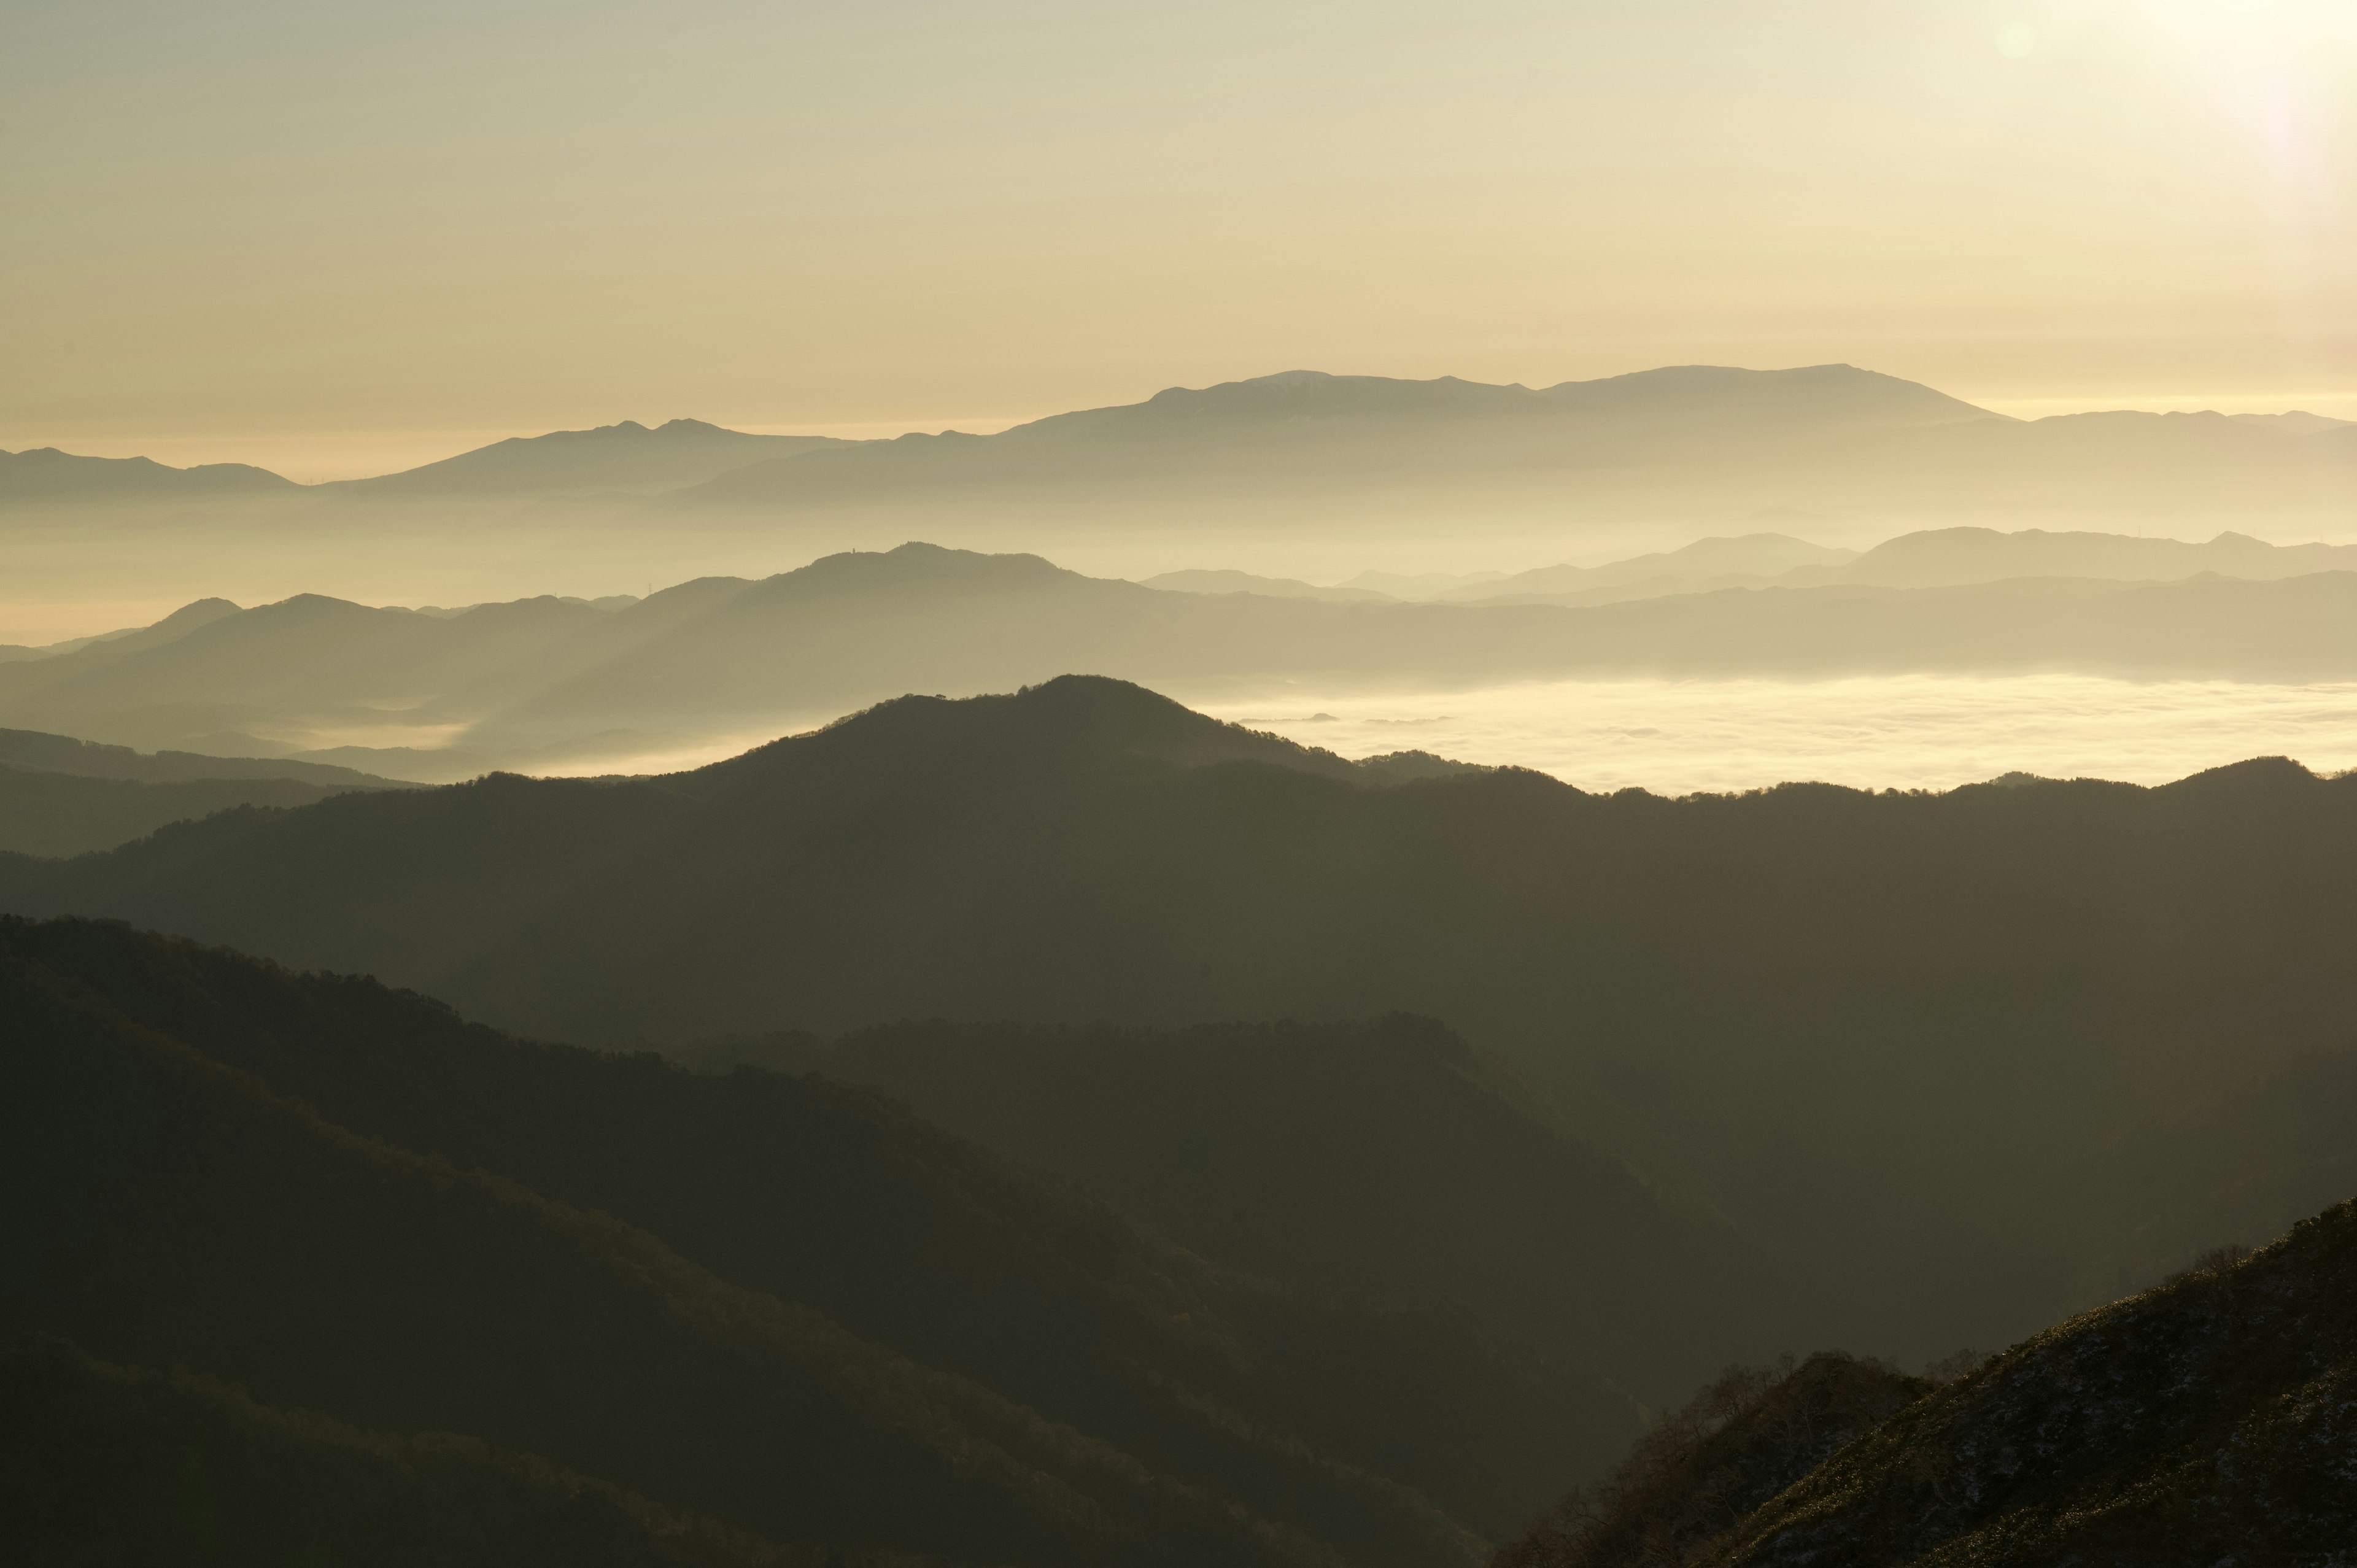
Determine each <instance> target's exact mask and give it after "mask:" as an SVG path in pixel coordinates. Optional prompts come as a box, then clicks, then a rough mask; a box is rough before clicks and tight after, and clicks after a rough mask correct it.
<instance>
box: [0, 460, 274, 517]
mask: <svg viewBox="0 0 2357 1568" xmlns="http://www.w3.org/2000/svg"><path fill="white" fill-rule="evenodd" d="M300 488H301V487H300V486H298V485H296V483H295V481H294V480H292V479H284V478H279V477H278V476H277V475H276V474H274V473H272V472H271V471H270V470H269V469H267V468H256V467H249V466H248V465H246V464H243V463H201V464H199V465H198V466H197V467H193V468H169V467H165V466H164V465H163V464H161V463H158V462H155V461H153V460H152V459H149V458H146V457H81V456H75V455H74V454H72V453H70V452H60V451H59V450H58V449H57V448H56V447H54V446H40V447H36V448H34V449H33V450H31V451H28V452H0V506H5V505H8V504H10V503H12V502H13V503H17V504H56V503H58V502H75V501H124V500H132V501H148V500H162V501H169V500H187V499H220V498H224V497H237V496H243V495H265V496H268V495H279V494H291V493H293V492H295V491H296V490H297V489H300Z"/></svg>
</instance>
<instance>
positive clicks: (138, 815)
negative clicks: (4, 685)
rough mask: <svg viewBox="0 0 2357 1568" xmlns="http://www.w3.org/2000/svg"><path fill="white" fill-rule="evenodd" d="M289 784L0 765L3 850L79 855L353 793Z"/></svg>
mask: <svg viewBox="0 0 2357 1568" xmlns="http://www.w3.org/2000/svg"><path fill="white" fill-rule="evenodd" d="M371 787H373V786H353V785H348V784H347V785H333V784H307V783H304V782H302V781H300V780H298V779H202V778H199V779H184V780H180V781H178V782H174V783H168V784H165V783H156V784H146V783H139V782H136V781H134V780H131V779H91V778H86V777H82V776H80V775H77V774H71V773H60V772H53V771H50V770H48V769H44V768H17V767H14V766H11V765H10V764H7V763H5V762H0V850H6V851H14V852H16V853H17V854H41V855H62V854H87V853H88V852H90V851H91V850H100V849H113V847H114V846H115V845H117V844H120V843H129V842H131V841H132V840H133V839H135V838H143V837H145V835H147V834H148V833H151V832H155V831H156V829H157V828H160V827H162V826H163V825H164V824H165V823H167V822H183V821H186V820H188V819H189V818H193V817H207V816H210V815H211V814H212V813H213V812H215V811H227V810H229V809H230V808H231V807H232V806H307V805H309V804H310V803H311V802H312V801H314V800H326V799H327V798H328V796H330V795H339V794H341V793H343V792H344V791H345V790H346V789H353V788H371Z"/></svg>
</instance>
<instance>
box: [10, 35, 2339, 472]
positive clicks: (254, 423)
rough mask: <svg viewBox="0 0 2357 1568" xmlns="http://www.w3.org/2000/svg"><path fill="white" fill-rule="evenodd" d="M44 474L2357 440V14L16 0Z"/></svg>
mask: <svg viewBox="0 0 2357 1568" xmlns="http://www.w3.org/2000/svg"><path fill="white" fill-rule="evenodd" d="M0 298H5V300H6V301H7V302H8V303H7V308H6V309H5V310H0V366H5V369H6V373H5V376H0V447H5V448H9V449H16V448H20V447H24V446H39V445H48V444H55V445H59V446H66V447H68V448H69V449H71V450H80V451H91V452H102V453H106V454H109V455H124V454H127V453H132V452H145V453H147V454H149V455H151V456H156V457H158V458H161V459H163V460H166V461H172V462H193V461H205V460H215V459H222V458H242V459H245V460H249V461H255V462H261V463H264V464H267V465H269V466H273V467H279V468H281V469H282V471H285V472H289V473H292V474H294V475H295V476H296V477H297V478H330V477H339V476H344V475H350V474H358V473H367V472H375V471H380V470H382V469H388V468H394V467H404V466H407V465H409V464H411V463H414V462H419V461H424V460H426V459H429V458H431V457H435V456H444V455H447V453H449V452H452V451H456V450H459V449H461V448H463V447H466V446H475V445H479V444H480V443H481V442H483V441H485V440H490V439H495V438H497V437H498V436H500V435H511V434H521V433H532V432H537V431H542V430H546V429H551V428H556V427H565V426H579V425H584V424H606V423H611V422H612V421H615V420H618V419H624V418H636V419H640V420H642V421H645V422H648V423H655V422H659V421H661V420H663V419H667V418H671V417H673V416H675V415H683V414H684V415H691V416H694V417H699V418H705V419H711V420H715V421H717V422H720V423H724V424H734V425H737V426H739V427H744V428H753V429H770V430H813V431H829V432H835V433H842V434H858V435H866V434H878V433H891V432H896V431H898V430H900V429H905V428H909V427H925V428H939V427H942V426H944V425H952V424H954V425H958V426H961V427H963V428H967V429H988V428H993V427H996V426H997V425H1001V424H1006V423H1009V422H1012V421H1015V420H1018V419H1022V418H1028V417H1032V416H1035V415H1038V414H1041V413H1052V412H1055V411H1057V410H1060V409H1065V408H1071V407H1080V406H1087V405H1091V404H1096V403H1114V402H1129V401H1134V400H1135V399H1136V398H1139V397H1143V396H1146V395H1147V394H1150V393H1151V392H1154V391H1156V390H1157V389H1158V388H1160V387H1163V386H1167V385H1172V384H1188V385H1201V384H1204V383H1207V382H1211V381H1223V380H1230V379H1233V378H1236V377H1240V376H1248V375H1255V374H1260V373H1264V372H1266V371H1277V370H1286V369H1293V368H1304V367H1306V368H1313V369H1321V370H1330V371H1358V372H1366V373H1372V374H1383V375H1403V376H1431V375H1441V374H1454V375H1460V376H1466V377H1470V378H1475V379H1480V380H1485V381H1524V382H1527V383H1531V384H1534V385H1535V384H1545V383H1549V382H1553V381H1562V380H1566V379H1571V378H1577V377H1587V376H1596V375H1608V374H1613V373H1617V372H1620V371H1630V370H1637V369H1642V368H1645V367H1648V366H1652V365H1658V364H1664V363H1693V362H1713V363H1726V364H1742V365H1754V366H1778V365H1790V364H1811V363H1821V362H1825V361H1831V360H1846V361H1849V362H1852V363H1856V364H1860V365H1866V366H1870V367H1872V368H1875V369H1878V370H1883V371H1891V372H1893V373H1896V374H1900V375H1904V376H1909V377H1911V378H1914V379H1917V380H1921V381H1929V382H1931V383H1932V384H1934V385H1937V386H1939V387H1941V388H1942V389H1943V390H1945V391H1948V392H1954V393H1956V394H1957V395H1960V396H1963V397H1966V398H1970V399H1973V400H1974V401H1976V402H1980V403H1986V404H1988V405H1990V406H1993V407H1997V408H2000V409H2004V410H2006V411H2007V412H2010V413H2051V412H2062V411H2067V410H2072V409H2078V408H2086V407H2116V406H2138V407H2148V408H2164V407H2189V406H2217V407H2225V408H2230V409H2258V410H2272V409H2281V408H2288V407H2307V408H2310V409H2313V410H2315V411H2317V412H2319V413H2338V414H2341V415H2343V416H2347V417H2357V0H2019V3H2016V4H1983V3H1980V0H1625V3H1622V0H1616V3H1610V4H1598V3H1586V4H1583V3H1577V0H1555V3H1553V4H1535V3H1531V0H1446V3H1437V0H1436V3H1427V4H1401V3H1393V0H1351V3H1347V4H1346V3H1342V0H1251V3H1248V4H1241V3H1231V0H1198V3H1194V4H1187V5H1177V4H1168V5H1137V4H1124V3H1121V0H1053V3H1051V0H1005V3H1000V4H955V3H947V0H861V3H859V4H856V5H854V4H824V5H811V4H791V3H777V0H770V3H761V4H751V3H744V4H739V3H731V0H681V3H676V4H664V5H656V4H573V5H554V4H543V3H533V0H468V3H466V4H453V3H447V0H407V3H405V4H403V5H381V4H373V3H371V4H366V5H360V4H349V3H341V0H277V3H264V0H207V3H205V4H202V5H188V4H185V3H184V0H181V3H168V4H167V3H141V4H127V3H118V0H70V3H61V0H6V4H5V5H0Z"/></svg>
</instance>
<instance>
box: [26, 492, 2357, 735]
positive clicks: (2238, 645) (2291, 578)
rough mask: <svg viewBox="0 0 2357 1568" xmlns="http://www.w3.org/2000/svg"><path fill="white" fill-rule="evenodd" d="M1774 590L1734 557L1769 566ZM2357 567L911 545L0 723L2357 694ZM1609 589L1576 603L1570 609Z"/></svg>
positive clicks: (2132, 547)
mask: <svg viewBox="0 0 2357 1568" xmlns="http://www.w3.org/2000/svg"><path fill="white" fill-rule="evenodd" d="M1810 557H1813V558H1814V559H1813V560H1812V559H1803V564H1798V565H1785V566H1783V567H1782V569H1781V571H1779V572H1777V573H1775V574H1774V575H1768V574H1766V573H1761V572H1753V573H1749V574H1738V573H1734V572H1731V570H1730V568H1731V567H1733V566H1736V565H1738V564H1750V565H1753V566H1761V565H1775V564H1781V563H1785V562H1790V561H1792V560H1794V559H1796V558H1810ZM2352 563H2357V546H2330V545H2321V544H2311V545H2298V546H2278V545H2269V544H2266V543H2263V542H2259V541H2256V540H2253V539H2249V538H2247V537H2244V536H2240V535H2222V536H2221V537H2219V538H2217V539H2213V540H2212V541H2210V542H2207V543H2205V544H2188V543H2182V542H2177V541H2173V540H2166V539H2152V538H2142V537H2132V536H2126V535H2105V534H2093V533H2069V534H2055V533H2047V532H2039V531H2022V532H2013V533H2001V532H1994V531H1988V530H1981V529H1951V530H1941V531H1934V532H1921V533H1915V534H1909V535H1903V536H1901V537H1900V538H1897V539H1894V540H1890V541H1888V542H1884V543H1881V544H1878V545H1877V546H1875V547H1874V548H1872V549H1869V550H1867V551H1864V552H1861V553H1852V552H1847V551H1840V550H1834V549H1827V548H1824V547H1819V546H1813V545H1810V544H1808V543H1806V542H1803V541H1800V540H1797V539H1793V538H1791V537H1789V536H1783V535H1749V536H1738V537H1736V538H1730V539H1710V540H1705V541H1702V542H1699V543H1697V544H1695V545H1690V546H1687V547H1685V548H1684V549H1681V550H1678V551H1675V552H1670V553H1664V554H1661V555H1656V556H1650V557H1642V558H1638V559H1634V560H1631V561H1630V562H1627V563H1624V564H1620V565H1618V566H1602V567H1595V568H1572V567H1563V568H1549V569H1543V570H1540V571H1536V572H1532V573H1527V574H1523V575H1521V576H1501V577H1497V578H1494V579H1491V580H1489V581H1484V582H1480V583H1476V584H1472V585H1458V586H1453V587H1448V588H1446V589H1444V590H1443V591H1441V592H1440V593H1439V594H1437V595H1436V596H1431V597H1428V598H1425V599H1422V600H1418V601H1407V600H1405V599H1403V598H1401V597H1399V596H1394V595H1386V594H1383V593H1381V592H1379V591H1377V590H1374V589H1371V588H1364V587H1354V588H1348V589H1341V588H1336V589H1327V590H1318V589H1315V588H1312V587H1311V586H1310V585H1304V584H1287V583H1286V582H1283V581H1270V580H1267V579H1262V578H1258V577H1254V576H1251V575H1245V574H1242V573H1235V572H1201V573H1179V574H1173V575H1166V576H1161V577H1155V578H1149V579H1147V580H1146V582H1145V583H1143V584H1132V583H1127V582H1122V581H1117V580H1109V579H1103V578H1094V577H1089V576H1085V575H1081V574H1078V573H1074V572H1071V571H1068V570H1064V569H1061V568H1059V567H1057V566H1055V565H1054V564H1051V563H1049V562H1048V561H1046V560H1043V559H1041V558H1039V557H1038V556H1034V555H1014V554H1009V555H985V554H980V553H973V552H966V551H956V550H948V549H943V548H942V547H939V546H935V545H929V544H919V543H910V544H904V545H901V546H899V547H898V548H895V549H893V550H890V551H886V552H881V553H844V554H839V555H834V556H829V557H825V558H823V559H821V560H819V561H817V562H814V563H813V564H811V565H809V566H806V567H802V568H800V569H797V570H795V571H791V572H787V573H782V574H780V575H777V576H774V577H770V578H766V579H761V580H758V581H755V580H747V579H741V578H703V579H698V580H695V581H693V582H689V583H684V584H680V585H676V586H673V587H670V588H666V589H663V590H662V591H660V592H657V593H654V594H652V595H650V596H644V597H639V596H627V595H618V596H609V597H606V598H601V599H597V600H585V599H581V598H577V597H560V596H542V597H539V598H534V599H525V600H517V601H512V602H507V603H497V604H486V605H477V606H472V607H464V608H460V609H446V608H439V607H426V608H424V609H414V610H413V609H406V608H400V607H383V608H379V607H366V606H361V605H358V604H353V603H350V602H349V601H344V600H338V599H333V598H328V597H326V596H317V595H303V596H296V597H295V598H291V599H287V600H284V601H281V602H279V603H277V604H273V605H267V606H261V607H253V608H251V609H241V608H240V607H237V606H234V605H232V604H230V603H229V602H227V601H225V600H204V601H199V602H197V603H194V604H191V605H188V606H187V607H184V608H183V609H181V610H179V611H178V612H176V613H175V614H174V615H172V616H171V617H168V618H166V619H165V620H163V621H160V622H158V623H156V625H155V626H152V627H149V628H141V629H137V630H134V631H129V632H124V633H117V634H113V635H110V636H106V637H102V638H98V639H78V640H77V641H75V642H73V643H70V644H65V645H60V646H59V647H57V648H55V649H25V650H15V652H16V656H15V657H13V658H9V659H6V660H0V724H5V725H8V726H10V727H14V728H21V729H24V730H27V731H39V732H48V733H56V734H67V735H73V736H88V737H92V738H95V739H100V740H104V741H107V742H111V743H115V744H118V745H130V746H143V747H153V748H161V749H173V750H188V751H197V752H206V753H213V754H218V755H223V756H230V757H264V756H281V757H303V758H306V759H308V760H311V761H314V762H318V763H324V764H331V765H340V766H344V767H347V768H357V769H360V770H362V771H366V772H371V773H379V774H382V775H386V776H389V777H393V778H400V779H416V780H423V781H428V782H442V781H449V780H455V779H463V778H468V777H471V776H473V775H475V774H477V773H480V772H482V771H485V770H487V769H489V768H499V767H505V768H523V769H525V770H528V771H548V770H562V771H576V772H577V771H583V770H585V769H589V768H599V767H603V768H608V769H610V770H614V771H627V770H630V768H631V766H632V762H631V759H632V758H633V757H645V756H649V755H659V754H662V753H663V752H665V751H667V750H670V751H676V750H678V749H679V748H681V747H682V746H691V745H696V744H710V743H713V742H716V741H725V740H726V739H728V738H730V737H737V736H753V735H758V734H760V733H762V732H768V733H770V734H774V733H777V732H778V731H780V730H791V729H795V728H802V727H807V726H808V725H811V724H814V723H818V722H823V721H824V720H826V719H829V718H832V717H834V715H836V714H840V713H842V712H845V711H847V710H850V709H854V708H857V707H861V706H865V705H867V704H870V703H875V702H877V701H881V700H884V699H887V698H889V697H892V696H896V695H899V694H901V693H907V692H911V691H916V692H935V693H944V694H952V695H970V694H978V693H986V692H992V691H1006V690H1009V689H1012V688H1014V687H1017V686H1021V685H1026V684H1030V683H1035V682H1040V681H1045V680H1048V679H1050V678H1052V677H1054V676H1056V675H1058V674H1061V673H1064V672H1066V671H1075V670H1081V671H1093V672H1100V673H1104V674H1109V675H1113V676H1116V677H1118V678H1121V679H1125V680H1131V681H1135V682H1142V683H1145V684H1148V685H1151V686H1154V687H1156V688H1157V689H1161V690H1166V691H1170V692H1173V693H1178V694H1179V695H1181V696H1183V697H1185V698H1187V699H1189V700H1191V701H1198V702H1202V701H1216V700H1222V699H1234V698H1238V697H1248V696H1255V695H1261V694H1265V693H1281V692H1284V691H1286V690H1288V689H1293V688H1297V687H1298V688H1304V689H1309V690H1317V691H1325V692H1347V691H1351V690H1361V691H1369V692H1433V693H1446V692H1448V691H1450V690H1454V689H1462V688H1468V687H1476V686H1491V685H1500V684H1504V683H1510V682H1528V681H1538V680H1550V679H1555V680H1560V679H1566V678H1581V679H1627V678H1638V677H1661V676H1670V677H1684V678H1717V679H1734V678H1748V679H1760V678H1766V679H1775V680H1813V679H1825V678H1835V677H1842V676H1856V675H1890V674H1906V673H1935V674H1953V675H2012V674H2027V673H2045V672H2054V671H2066V672H2072V673H2079V674H2087V675H2095V676H2104V677H2111V678H2121V679H2129V680H2239V681H2262V682H2320V681H2345V680H2351V679H2357V635H2352V630H2351V628H2352V627H2357V572H2352V570H2351V567H2352ZM1566 584H1573V585H1574V586H1570V587H1566V586H1565V585H1566ZM1586 584H1592V585H1586Z"/></svg>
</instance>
